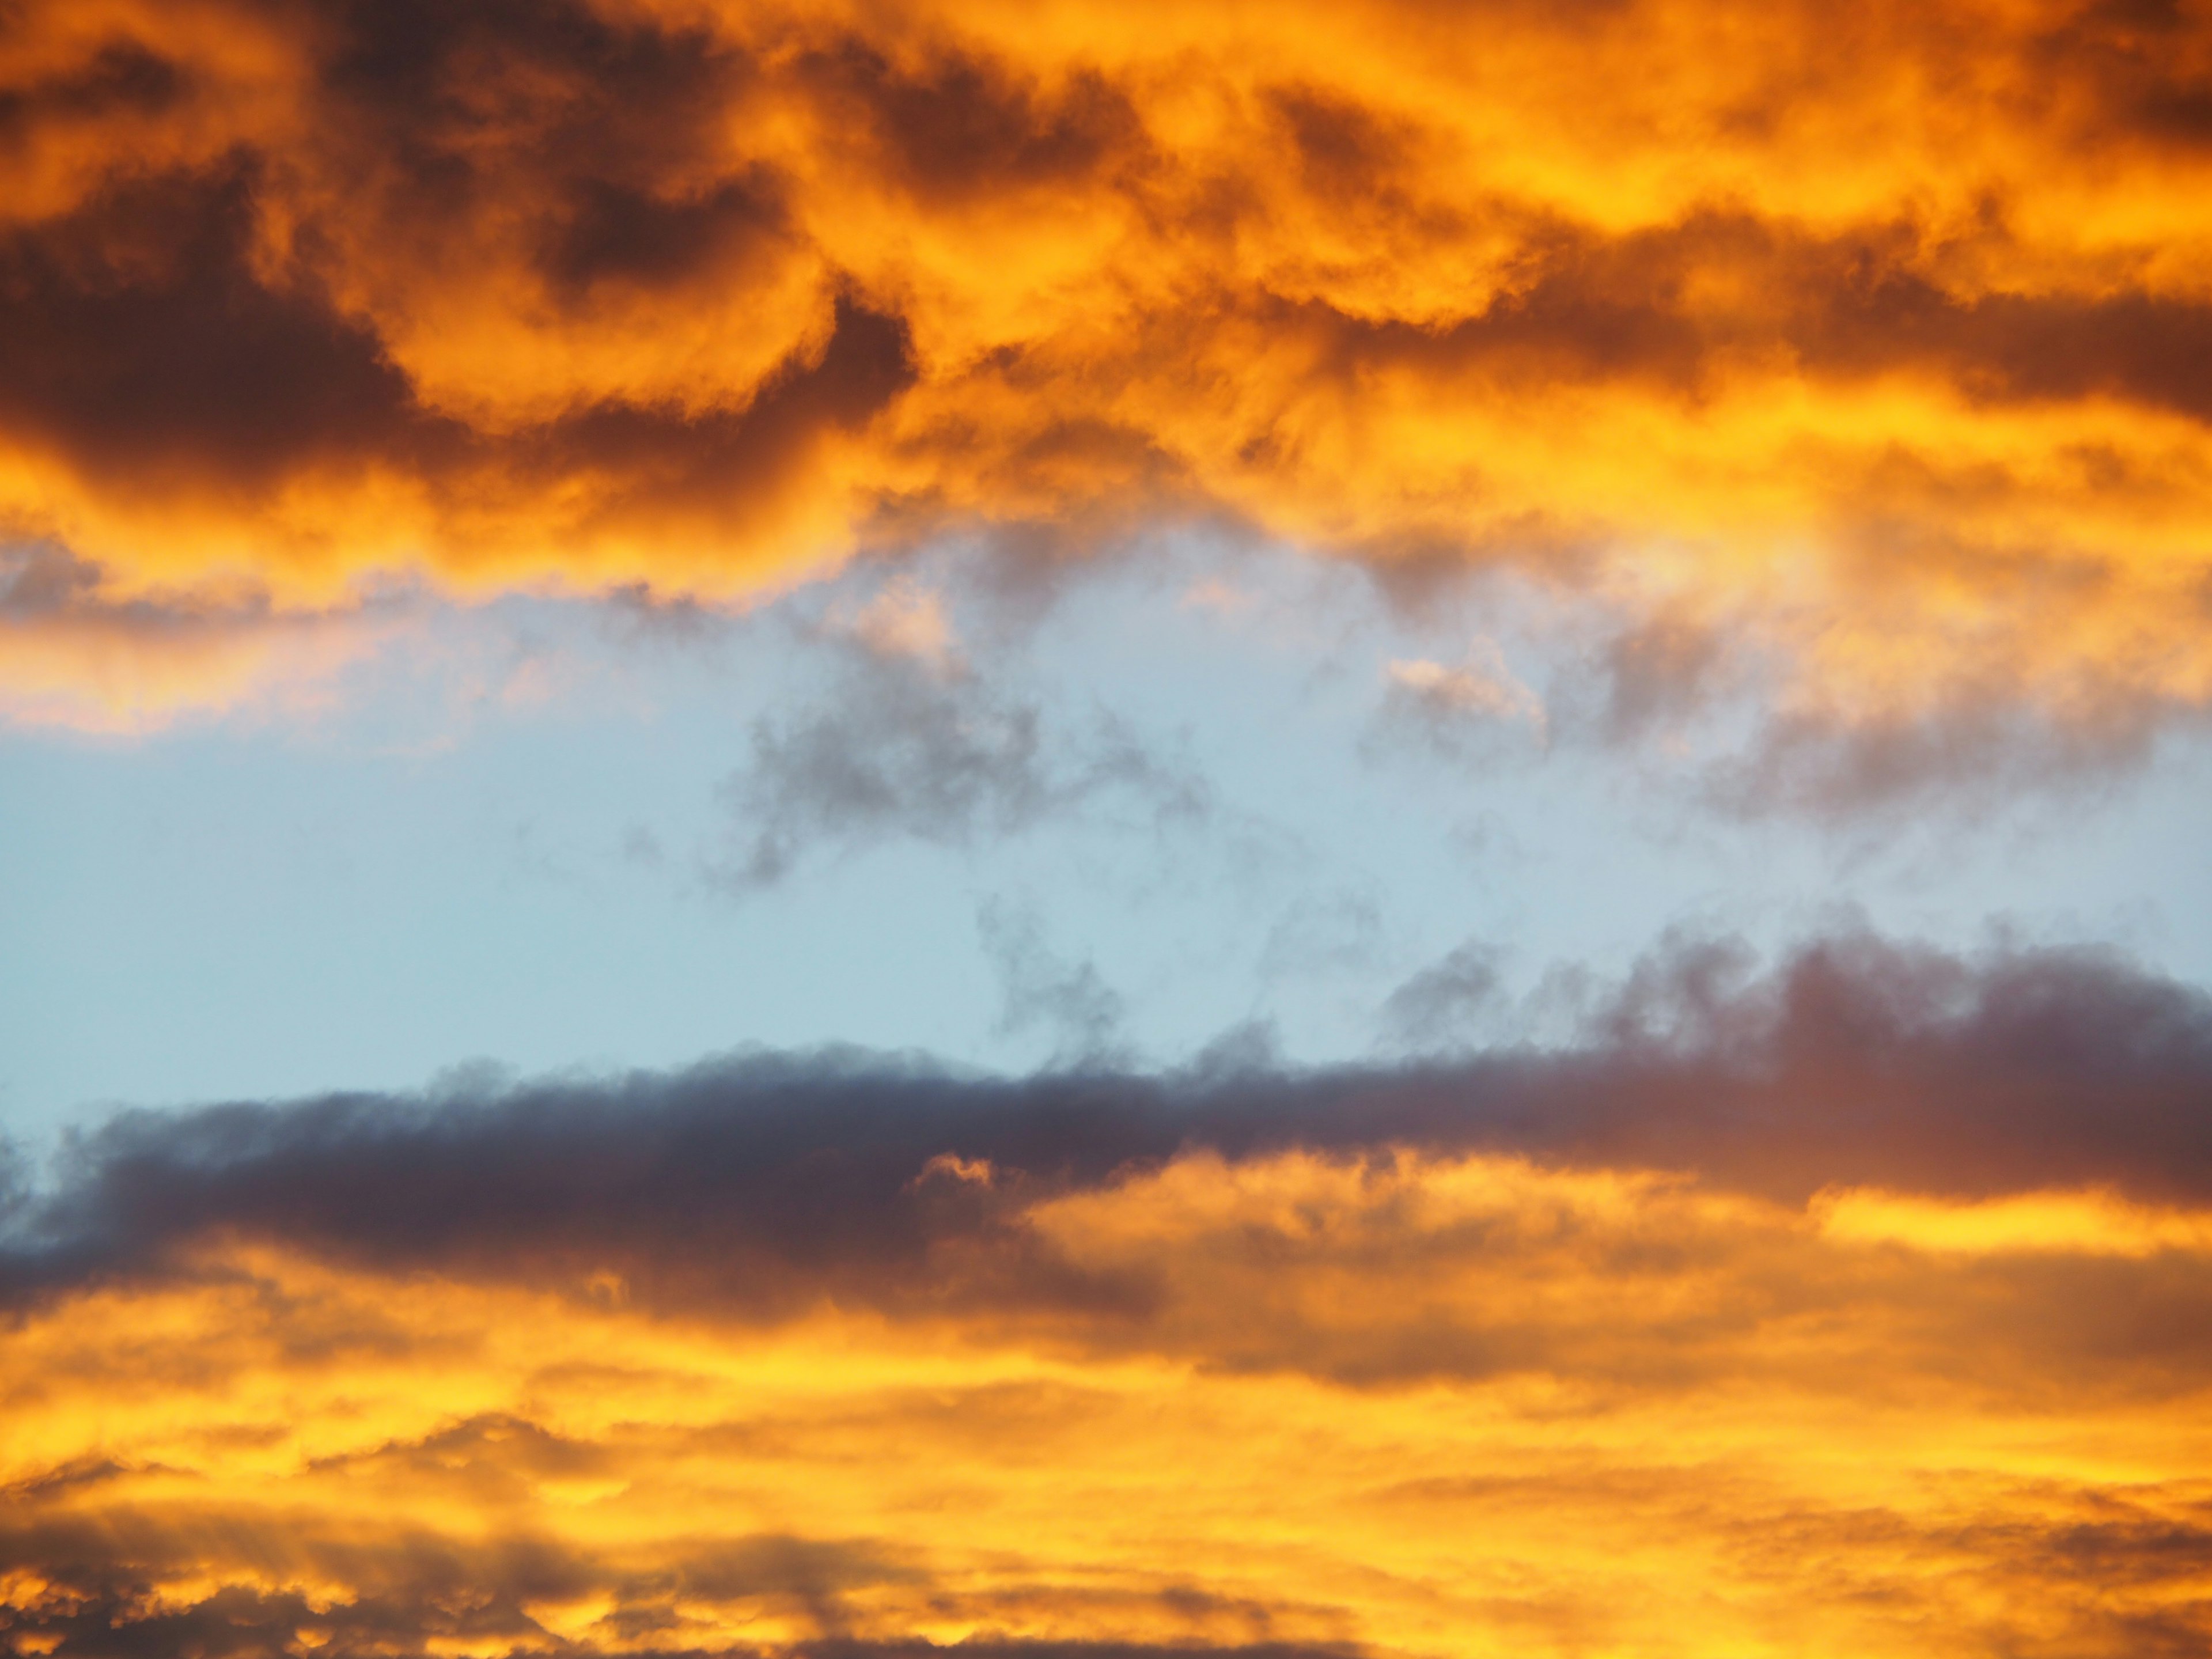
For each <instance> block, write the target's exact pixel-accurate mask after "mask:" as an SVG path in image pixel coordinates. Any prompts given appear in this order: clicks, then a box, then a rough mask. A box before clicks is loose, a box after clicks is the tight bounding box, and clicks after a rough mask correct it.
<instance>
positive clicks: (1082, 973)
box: [975, 900, 1130, 1070]
mask: <svg viewBox="0 0 2212 1659" xmlns="http://www.w3.org/2000/svg"><path fill="white" fill-rule="evenodd" d="M975 926H976V928H977V930H978V931H979V932H980V933H981V934H982V936H983V949H984V952H985V954H986V955H987V956H988V957H990V958H991V962H992V965H993V967H994V968H995V969H997V971H998V975H999V978H1000V982H1001V984H1002V985H1003V986H1004V987H1005V1005H1006V1006H1005V1007H1004V1009H1003V1011H1002V1012H1000V1017H999V1025H998V1029H999V1033H1000V1035H1001V1036H1023V1035H1025V1034H1027V1033H1028V1032H1030V1031H1032V1030H1042V1031H1043V1032H1044V1033H1045V1034H1046V1035H1048V1036H1049V1037H1051V1039H1052V1042H1053V1050H1052V1060H1051V1062H1050V1063H1052V1064H1054V1065H1059V1066H1083V1067H1085V1068H1088V1069H1094V1070H1095V1069H1107V1068H1112V1067H1116V1066H1127V1064H1128V1063H1129V1059H1130V1053H1129V1048H1128V1043H1127V1036H1126V1034H1125V1032H1124V1030H1123V1024H1124V1016H1125V1012H1126V1008H1127V1005H1126V1003H1125V1001H1124V1000H1123V999H1122V997H1121V994H1120V993H1119V992H1117V991H1116V990H1115V989H1114V987H1112V986H1110V985H1109V984H1108V983H1107V982H1106V981H1105V978H1104V976H1103V975H1101V974H1100V973H1099V971H1098V968H1097V963H1092V962H1091V961H1088V960H1085V961H1084V962H1081V963H1068V962H1066V961H1063V960H1062V959H1061V958H1060V957H1058V956H1057V955H1055V954H1054V952H1053V951H1052V949H1051V947H1050V946H1049V945H1047V944H1046V942H1045V938H1044V927H1043V924H1042V921H1039V919H1038V917H1037V915H1036V911H1035V909H1034V908H1027V907H1019V906H1013V905H1009V904H1006V903H1004V902H999V901H995V900H994V901H991V902H987V903H986V904H985V905H984V906H983V908H981V910H980V911H979V912H978V913H977V915H976V917H975Z"/></svg>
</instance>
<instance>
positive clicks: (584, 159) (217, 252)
mask: <svg viewBox="0 0 2212 1659" xmlns="http://www.w3.org/2000/svg"><path fill="white" fill-rule="evenodd" d="M2208 112H2212V20H2208V19H2207V17H2206V15H2205V14H2204V11H2203V8H2202V7H2201V6H2199V5H2197V4H2194V3H2188V0H2125V3H2122V0H2097V3H2081V0H1973V3H1970V4H1966V5H1954V6H1946V7H1942V8H1936V9H1931V8H1928V7H1925V6H1917V5H1906V4H1891V3H1884V4H1877V5H1872V6H1863V7H1858V8H1854V9H1852V12H1851V15H1850V16H1849V17H1848V18H1840V17H1838V15H1837V14H1836V12H1835V9H1834V8H1832V7H1820V6H1813V5H1810V4H1802V3H1792V4H1784V5H1778V6H1777V5H1766V6H1760V7H1756V8H1753V7H1747V6H1727V5H1717V4H1711V3H1699V0H1620V3H1588V4H1582V3H1578V4H1572V5H1566V6H1556V5H1552V6H1540V5H1535V4H1529V3H1523V0H1485V3H1480V4H1478V5H1474V6H1472V7H1467V6H1458V7H1449V8H1439V7H1433V6H1428V5H1424V4H1419V3H1413V0H1370V3H1362V4H1351V5H1347V4H1341V3H1330V4H1326V5H1322V4H1308V3H1291V4H1285V5H1279V6H1272V7H1267V8H1264V9H1254V8H1249V7H1242V6H1226V5H1218V4H1209V3H1203V0H1200V3H1187V0H1186V3H1176V4H1173V5H1155V4H1149V3H1134V4H1132V3H1127V0H1117V3H1114V4H1110V5H1109V4H1098V3H1091V0H1070V3H1066V4H1059V5H1054V6H1052V7H1049V8H1048V9H1045V10H1044V11H1042V12H1040V11H1039V10H1038V9H1036V7H1035V6H1031V5H1023V6H1008V5H1000V4H992V3H985V4H975V3H967V4H963V5H959V6H957V7H953V6H932V5H915V6H904V7H898V8H889V9H886V8H881V7H873V6H865V5H857V4H852V5H848V4H844V3H839V0H823V3H810V4H806V5H804V6H792V5H786V4H781V3H775V0H762V3H752V4H743V3H721V0H544V3H518V0H461V3H447V4H427V3H424V4H417V3H375V4H366V3H361V4H351V3H344V0H182V3H163V4H159V5H155V4H145V3H137V0H66V3H63V0H24V3H20V4H17V5H15V6H13V7H11V8H10V9H9V14H8V17H7V20H6V22H5V24H4V26H3V27H0V168H4V170H5V172H4V176H5V178H6V179H7V183H8V188H7V189H6V190H4V191H0V363H4V365H5V372H4V374H0V523H3V524H4V526H5V530H6V533H8V534H9V535H12V536H17V537H21V538H46V539H48V540H51V541H52V542H53V543H55V544H59V545H62V546H64V547H66V548H67V549H68V550H70V553H71V554H72V555H73V556H75V557H76V558H77V559H79V560H81V561H82V562H86V563H87V564H88V565H91V566H94V567H96V568H98V570H99V571H100V573H101V580H102V582H103V584H104V586H103V589H102V597H103V599H104V601H105V602H107V603H110V604H114V605H128V604H131V603H132V602H134V601H139V600H144V599H149V597H152V596H167V599H166V601H165V602H167V603H171V604H176V605H186V606H188V607H189V606H191V605H201V604H204V599H201V598H196V597H195V596H204V594H206V593H207V592H211V591H217V590H222V591H228V588H229V587H233V586H237V585H239V584H243V585H245V586H246V587H247V588H249V589H251V590H252V591H254V592H258V593H259V594H261V595H263V596H264V598H265V599H266V600H267V601H268V602H270V603H272V604H274V605H276V606H278V607H280V608H300V607H308V608H313V607H325V606H328V605H331V604H333V603H335V602H337V600H339V599H342V598H343V596H344V595H345V594H346V593H347V592H349V588H350V585H351V584H353V583H355V582H356V581H357V580H359V579H360V578H361V577H362V575H363V574H364V573H368V572H371V571H391V570H402V571H410V572H416V573H422V574H428V576H429V577H430V578H432V579H433V580H436V581H438V582H440V583H441V584H443V585H445V586H447V587H449V588H451V589H453V590H455V591H460V592H483V591H487V590H491V589H496V588H500V587H503V586H510V585H514V584H527V585H533V586H536V585H545V584H551V585H556V586H568V587H574V588H580V589H583V590H587V591H588V590H596V589H599V588H600V587H603V586H608V585H611V584H626V583H634V582H645V583H647V584H649V585H650V586H652V587H653V589H654V590H656V591H659V592H696V593H702V594H716V595H722V596H744V595H748V594H754V593H759V592H768V591H773V590H775V589H777V588H779V587H781V586H786V585H787V584H789V583H791V582H793V581H795V580H802V579H804V578H805V576H806V575H807V574H810V573H812V572H815V571H818V570H820V569H823V568H827V567H829V566H830V565H833V564H834V563H835V562H836V561H837V560H838V559H840V558H841V557H842V556H846V555H847V554H848V553H850V552H851V551H852V550H854V549H856V548H860V547H865V546H878V547H881V546H896V545H900V544H906V543H909V542H911V541H913V540H914V539H915V538H919V537H921V536H924V535H927V534H928V533H930V532H935V531H942V530H947V529H961V530H970V529H974V528H975V527H978V526H981V527H983V528H986V529H989V528H992V527H999V528H1003V529H1011V530H1016V531H1018V532H1022V534H1023V535H1024V537H1028V538H1035V537H1036V535H1037V533H1038V532H1046V536H1047V539H1048V541H1050V542H1053V543H1055V544H1059V545H1061V546H1071V545H1072V546H1080V545H1082V544H1084V543H1085V541H1086V539H1088V538H1096V537H1097V536H1098V535H1101V534H1103V533H1105V532H1109V531H1113V532H1122V531H1126V530H1127V528H1129V527H1130V526H1133V525H1142V524H1145V523H1147V522H1156V521H1158V520H1162V519H1164V518H1188V517H1190V516H1193V515H1200V516H1204V517H1206V518H1208V519H1211V520H1218V521H1224V522H1230V523H1234V524H1239V525H1243V526H1248V527H1249V528H1251V529H1254V530H1256V531H1258V532H1263V533H1266V534H1269V535H1273V536H1277V537H1281V538H1288V539H1291V540H1292V541H1294V542H1296V543H1297V544H1301V545H1306V546H1310V547H1312V548H1315V549H1318V550H1328V551H1333V552H1336V553H1340V554H1344V555H1348V556H1356V557H1358V558H1361V559H1364V560H1368V561H1371V562H1374V563H1376V565H1378V566H1380V567H1383V568H1389V569H1392V570H1413V569H1421V570H1430V569H1435V568H1453V567H1455V566H1460V565H1465V564H1468V563H1478V562H1481V563H1488V562H1511V563H1514V564H1516V565H1518V566H1520V567H1522V568H1525V569H1528V570H1529V571H1532V572H1534V574H1536V575H1537V576H1538V577H1539V579H1540V580H1545V581H1555V582H1557V583H1559V584H1560V585H1562V586H1565V588H1567V589H1569V590H1571V592H1575V593H1577V594H1580V595H1583V596H1586V597H1589V598H1590V599H1593V600H1594V601H1595V603H1597V604H1599V605H1602V606H1605V607H1611V608H1617V609H1618V610H1620V611H1621V612H1623V613H1624V615H1626V617H1628V618H1629V619H1630V621H1631V622H1632V623H1636V624H1638V625H1647V624H1648V625H1649V626H1650V627H1651V628H1653V629H1658V630H1660V631H1661V632H1662V633H1664V634H1666V635H1668V636H1670V637H1672V636H1680V637H1691V636H1695V635H1699V633H1700V632H1701V631H1711V630H1718V631H1720V632H1722V633H1723V634H1725V635H1727V637H1729V639H1731V640H1734V641H1739V642H1741V644H1743V645H1744V646H1745V647H1746V648H1748V649H1752V650H1756V651H1763V652H1768V653H1772V654H1773V655H1774V656H1775V657H1776V658H1777V659H1779V660H1781V661H1783V662H1784V663H1785V664H1787V665H1789V667H1790V674H1791V675H1792V677H1793V678H1792V679H1791V681H1790V684H1789V686H1788V688H1787V691H1786V696H1787V697H1788V699H1789V701H1790V707H1791V708H1792V709H1793V710H1794V711H1795V712H1796V714H1797V715H1799V716H1801V717H1804V718H1810V719H1818V720H1842V721H1844V722H1848V723H1874V724H1877V725H1878V724H1881V723H1882V722H1895V721H1900V720H1906V721H1909V720H1915V719H1918V718H1920V717H1922V716H1923V715H1925V714H1928V713H1929V711H1930V710H1942V709H1954V708H1960V707H1980V706H1983V705H1986V704H1989V703H1990V702H1996V703H1997V704H1999V705H2004V706H2011V705H2015V704H2025V705H2026V706H2027V707H2029V708H2032V709H2033V710H2035V711H2037V712H2038V713H2039V715H2047V716H2051V717H2054V718H2056V719H2057V720H2061V721H2062V722H2063V723H2065V724H2067V725H2069V726H2072V727H2076V728H2081V729H2084V730H2087V731H2089V732H2108V731H2112V730H2115V729H2121V728H2126V727H2128V726H2129V725H2130V722H2134V721H2137V720H2140V718H2141V716H2142V714H2143V713H2144V712H2145V711H2146V710H2155V709H2158V708H2165V707H2170V706H2172V705H2176V704H2179V705H2185V706H2186V705H2196V704H2201V703H2202V702H2204V701H2205V700H2206V699H2207V697H2208V696H2212V653H2208V651H2207V648H2206V647H2205V643H2204V641H2205V640H2206V638H2207V637H2208V636H2207V631H2206V628H2205V622H2206V619H2207V617H2206V608H2207V604H2208V600H2207V597H2206V596H2207V593H2208V592H2212V587H2208V579H2209V578H2212V570H2209V569H2208V554H2207V547H2208V540H2207V526H2208V524H2209V523H2212V513H2208V502H2212V443H2208V430H2207V417H2208V414H2212V403H2208V394H2207V392H2206V384H2207V382H2206V377H2205V375H2204V374H2203V363H2204V361H2205V358H2206V354H2207V352H2208V350H2209V349H2212V289H2208V287H2207V278H2206V276H2205V272H2206V271H2207V270H2212V260H2208V257H2207V256H2208V252H2212V210H2208V208H2207V206H2206V204H2207V203H2208V202H2212V113H2208ZM11 638H12V636H11ZM9 648H10V652H11V654H12V653H13V652H14V647H13V646H12V644H11V646H10V647H9ZM40 653H44V654H40ZM31 660H32V662H33V669H32V670H31V671H27V672H28V673H29V674H30V675H31V678H33V679H34V680H37V684H40V685H43V684H46V681H45V680H42V679H38V678H37V677H38V676H40V675H46V676H47V677H48V678H51V675H52V669H51V667H50V666H40V665H51V664H52V662H53V661H56V660H59V658H58V656H57V655H56V653H54V652H53V651H52V650H49V649H47V648H46V647H43V646H41V647H39V649H38V651H37V652H33V653H32V657H31ZM10 673H11V677H12V678H22V675H20V674H15V673H14V671H12V670H11V671H10Z"/></svg>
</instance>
